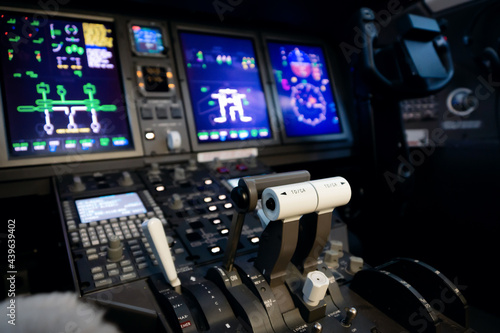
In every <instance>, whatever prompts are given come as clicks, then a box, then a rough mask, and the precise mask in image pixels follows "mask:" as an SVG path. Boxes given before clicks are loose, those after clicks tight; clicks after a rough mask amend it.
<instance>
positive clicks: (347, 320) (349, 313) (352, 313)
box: [340, 307, 358, 327]
mask: <svg viewBox="0 0 500 333" xmlns="http://www.w3.org/2000/svg"><path fill="white" fill-rule="evenodd" d="M357 314H358V310H356V308H355V307H350V308H346V313H345V317H344V319H342V321H341V322H340V323H341V324H342V326H344V327H351V325H352V321H353V320H354V318H356V316H357Z"/></svg>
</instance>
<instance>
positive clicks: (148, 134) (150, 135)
mask: <svg viewBox="0 0 500 333" xmlns="http://www.w3.org/2000/svg"><path fill="white" fill-rule="evenodd" d="M144 137H145V138H146V140H154V139H155V137H156V136H155V132H153V131H148V132H146V133H144Z"/></svg>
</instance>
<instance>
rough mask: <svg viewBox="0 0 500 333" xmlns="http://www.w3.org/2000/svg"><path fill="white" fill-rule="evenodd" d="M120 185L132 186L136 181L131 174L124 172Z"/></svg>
mask: <svg viewBox="0 0 500 333" xmlns="http://www.w3.org/2000/svg"><path fill="white" fill-rule="evenodd" d="M118 183H119V184H120V186H132V185H134V180H133V179H132V175H130V172H128V171H123V172H122V177H121V178H120V179H119V180H118Z"/></svg>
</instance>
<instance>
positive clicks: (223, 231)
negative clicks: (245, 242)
mask: <svg viewBox="0 0 500 333" xmlns="http://www.w3.org/2000/svg"><path fill="white" fill-rule="evenodd" d="M219 233H220V234H221V235H227V234H228V233H229V229H228V228H224V229H221V230H219Z"/></svg>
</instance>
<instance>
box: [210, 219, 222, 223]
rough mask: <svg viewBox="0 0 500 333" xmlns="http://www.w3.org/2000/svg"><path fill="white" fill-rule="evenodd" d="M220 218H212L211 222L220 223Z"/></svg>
mask: <svg viewBox="0 0 500 333" xmlns="http://www.w3.org/2000/svg"><path fill="white" fill-rule="evenodd" d="M220 223H221V220H220V219H213V220H212V224H220Z"/></svg>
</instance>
